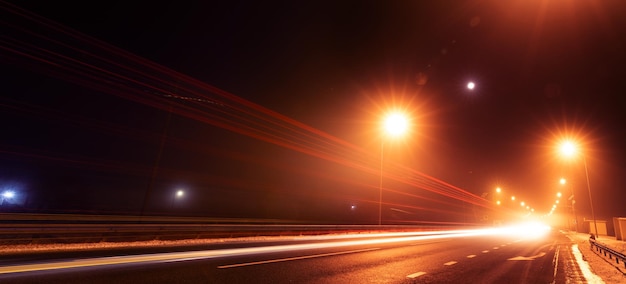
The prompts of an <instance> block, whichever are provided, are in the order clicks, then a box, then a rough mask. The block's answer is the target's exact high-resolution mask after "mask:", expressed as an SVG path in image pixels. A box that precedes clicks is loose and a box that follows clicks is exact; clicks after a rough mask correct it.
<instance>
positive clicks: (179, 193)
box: [176, 189, 185, 197]
mask: <svg viewBox="0 0 626 284" xmlns="http://www.w3.org/2000/svg"><path fill="white" fill-rule="evenodd" d="M183 195H185V192H184V191H183V190H182V189H179V190H178V191H177V192H176V197H183Z"/></svg>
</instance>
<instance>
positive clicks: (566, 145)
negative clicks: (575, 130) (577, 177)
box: [559, 141, 598, 238]
mask: <svg viewBox="0 0 626 284" xmlns="http://www.w3.org/2000/svg"><path fill="white" fill-rule="evenodd" d="M559 149H560V150H561V154H562V155H564V156H565V157H572V156H573V155H575V154H576V153H577V152H578V147H577V146H576V145H575V144H574V143H573V142H571V141H564V142H562V143H561V146H560V148H559ZM581 156H582V158H583V164H584V166H585V177H586V179H587V191H588V192H589V206H590V207H591V218H593V226H594V229H595V234H594V235H595V236H596V238H597V237H598V223H597V220H596V214H595V213H594V211H593V200H592V199H591V186H590V185H589V170H588V169H587V158H586V157H585V154H581Z"/></svg>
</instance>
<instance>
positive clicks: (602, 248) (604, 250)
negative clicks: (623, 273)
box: [589, 239, 626, 268]
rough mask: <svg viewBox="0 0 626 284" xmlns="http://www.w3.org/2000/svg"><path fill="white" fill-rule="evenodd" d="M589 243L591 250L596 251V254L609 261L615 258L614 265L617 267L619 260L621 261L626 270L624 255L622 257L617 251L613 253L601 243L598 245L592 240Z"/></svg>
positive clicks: (625, 257) (625, 256)
mask: <svg viewBox="0 0 626 284" xmlns="http://www.w3.org/2000/svg"><path fill="white" fill-rule="evenodd" d="M589 243H590V244H591V249H592V250H593V249H594V247H595V249H596V251H597V252H598V253H601V254H603V255H604V257H607V256H608V257H609V259H611V260H612V259H613V258H615V263H616V264H617V265H619V263H620V260H621V261H622V264H623V265H624V268H626V255H624V254H623V253H620V252H618V251H615V250H613V249H611V248H609V247H607V246H605V245H603V244H601V243H598V242H597V241H596V240H594V239H589Z"/></svg>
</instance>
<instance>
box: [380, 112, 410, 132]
mask: <svg viewBox="0 0 626 284" xmlns="http://www.w3.org/2000/svg"><path fill="white" fill-rule="evenodd" d="M383 127H384V130H385V132H386V133H388V134H390V135H391V136H400V135H403V134H404V133H406V132H407V130H408V128H409V120H408V118H407V117H406V115H405V114H403V113H400V112H392V113H390V114H389V115H387V116H386V118H385V121H384V125H383Z"/></svg>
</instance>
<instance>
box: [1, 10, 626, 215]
mask: <svg viewBox="0 0 626 284" xmlns="http://www.w3.org/2000/svg"><path fill="white" fill-rule="evenodd" d="M22 2H23V3H22ZM37 2H40V1H37ZM48 2H49V3H48ZM48 2H45V1H44V3H35V2H33V1H9V3H12V4H7V3H5V2H0V3H2V5H1V6H2V9H0V11H1V13H2V17H0V18H1V19H2V20H1V21H2V26H3V27H2V30H3V32H2V37H1V45H0V47H2V48H1V49H0V59H1V60H2V64H1V65H2V74H3V75H2V78H3V80H2V85H3V88H2V89H3V91H2V95H1V97H0V125H1V127H2V135H1V136H0V137H1V138H0V183H2V185H0V186H2V187H3V188H5V189H11V190H13V191H15V192H16V193H18V196H16V197H14V198H12V200H4V201H3V202H5V203H3V205H2V207H1V208H3V210H5V209H6V210H15V211H26V212H63V213H94V214H133V215H134V214H159V215H188V216H207V217H237V218H268V219H288V220H295V221H302V220H306V221H313V222H344V223H345V222H355V223H358V222H363V223H371V222H376V218H377V214H378V198H379V178H380V169H381V167H380V166H381V164H380V162H381V161H380V158H381V143H384V145H383V147H384V148H383V151H382V154H383V157H384V159H383V171H384V174H383V177H384V178H383V186H384V188H385V190H384V195H383V196H384V206H383V209H382V210H383V218H384V220H386V221H388V222H393V223H403V222H475V221H476V220H478V219H480V218H481V216H482V215H483V214H485V213H483V212H493V210H500V209H501V208H500V209H497V208H496V209H494V206H493V201H494V200H495V199H500V198H498V197H495V193H494V190H495V188H496V187H501V188H502V190H503V193H501V194H502V195H503V196H510V195H515V196H516V197H517V198H518V199H517V200H518V201H519V200H525V201H526V202H527V203H528V204H530V205H531V206H532V207H533V208H535V210H536V214H537V215H542V214H545V213H547V212H548V211H549V210H550V208H551V206H552V204H553V203H554V200H555V195H556V192H558V191H562V192H563V193H564V195H565V196H564V198H562V199H563V203H568V202H566V199H565V198H567V197H569V196H570V195H571V194H572V191H573V194H574V196H575V200H576V210H577V211H578V213H579V214H580V215H581V216H584V217H586V218H591V210H590V206H589V194H588V190H587V184H586V179H585V167H584V164H585V163H584V162H585V161H584V160H586V164H587V169H588V173H589V181H590V183H589V185H590V188H591V193H592V195H593V204H594V210H595V214H596V215H597V217H598V218H601V219H608V218H611V217H616V216H622V217H623V216H626V206H625V205H624V204H625V201H626V193H625V192H626V189H625V188H624V185H625V184H626V151H625V150H624V146H625V145H626V135H625V131H624V129H623V123H624V121H626V99H625V98H624V96H623V94H624V90H626V79H624V74H626V73H625V72H624V66H626V52H625V51H626V32H625V28H624V27H626V4H624V3H622V2H623V1H573V0H570V1H548V0H512V1H478V0H470V1H220V2H218V1H193V2H191V1H190V2H187V1H169V2H167V1H162V2H164V3H165V4H155V3H156V2H154V1H145V2H144V1H48ZM128 2H131V3H128ZM205 2H206V3H205ZM211 2H214V3H211ZM14 5H16V6H14ZM16 7H20V8H23V9H24V10H20V9H19V8H16ZM28 13H34V14H36V15H39V16H41V17H42V18H34V17H31V16H30V15H31V14H28ZM48 21H51V22H52V23H57V24H58V26H56V25H51V24H50V23H51V22H48ZM470 81H472V82H474V83H475V84H476V88H475V89H473V90H469V89H467V88H466V84H467V83H468V82H470ZM390 109H402V110H404V111H406V112H407V113H408V114H409V115H410V119H411V129H410V131H409V133H407V134H406V135H405V136H404V137H402V138H399V139H390V138H388V137H384V136H383V135H382V134H381V130H380V123H381V120H382V117H383V115H384V113H385V112H386V111H388V110H390ZM565 137H568V138H571V139H574V140H576V141H578V143H580V144H579V145H580V147H581V151H582V153H584V160H583V158H582V157H583V156H582V155H579V156H578V158H577V159H575V160H571V161H566V160H564V159H562V158H561V157H559V156H558V153H557V150H556V145H557V143H558V141H559V140H561V139H563V138H565ZM562 177H563V178H566V179H567V180H568V183H567V187H566V188H564V187H563V186H561V185H560V184H559V183H558V181H559V179H560V178H562ZM179 189H181V190H183V191H184V192H185V193H184V196H182V197H176V196H175V192H176V191H177V190H179ZM506 199H507V198H504V197H503V198H502V200H506ZM518 206H519V205H516V206H513V205H512V204H505V206H504V207H505V209H506V210H509V209H510V210H509V212H512V211H516V210H519V208H517V207H518ZM485 210H486V211H485ZM559 210H560V211H559ZM570 210H571V209H570V208H567V207H563V208H560V209H558V210H557V212H562V213H567V214H569V212H570Z"/></svg>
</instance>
